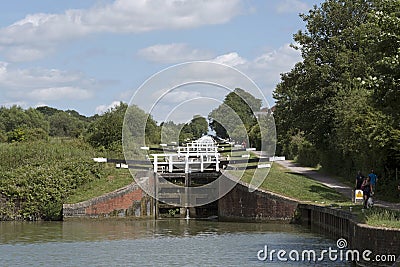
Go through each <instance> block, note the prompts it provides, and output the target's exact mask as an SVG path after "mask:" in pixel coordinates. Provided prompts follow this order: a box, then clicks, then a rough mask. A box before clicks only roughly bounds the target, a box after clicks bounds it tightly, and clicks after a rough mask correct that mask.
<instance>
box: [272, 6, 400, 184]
mask: <svg viewBox="0 0 400 267" xmlns="http://www.w3.org/2000/svg"><path fill="white" fill-rule="evenodd" d="M399 5H400V2H399V1H387V0H383V1H382V0H379V1H378V0H369V1H368V0H326V1H325V2H324V3H322V4H321V5H320V6H319V7H317V6H315V7H314V8H313V9H312V10H310V12H309V13H308V14H303V15H301V17H302V18H303V20H304V21H305V22H306V30H305V31H299V32H298V33H296V34H295V35H294V40H295V41H296V45H295V47H296V48H297V49H299V50H300V51H301V54H302V57H303V61H302V62H299V63H297V64H296V65H295V67H294V68H293V69H292V70H291V71H290V72H288V73H285V74H283V75H282V77H281V79H282V80H281V82H280V83H279V84H278V85H277V87H276V90H275V92H274V97H275V98H276V99H277V107H276V112H275V118H276V125H277V129H278V136H279V145H280V149H281V150H282V151H283V152H286V153H288V152H290V150H291V148H293V145H292V143H293V141H294V140H298V138H294V137H296V136H298V137H300V138H302V139H303V141H302V143H304V144H306V143H308V144H311V146H313V147H314V149H315V157H316V158H318V157H319V161H320V162H322V164H323V166H325V167H328V168H329V167H330V169H331V170H334V171H336V172H339V173H341V174H345V175H350V173H352V172H354V170H355V169H357V168H364V170H366V168H367V166H369V167H371V168H376V169H379V170H380V171H381V173H383V174H386V176H389V177H390V176H391V175H392V174H393V170H394V169H395V167H396V166H398V165H399V159H398V158H399V151H400V149H399V142H398V140H399V136H400V134H399V108H398V107H399V106H400V98H399V90H398V88H399V71H398V69H399V60H398V57H399V52H400V50H399V43H400V41H399V24H400V23H399V16H398V14H399V12H400V9H399Z"/></svg>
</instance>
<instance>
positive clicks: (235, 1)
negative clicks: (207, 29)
mask: <svg viewBox="0 0 400 267" xmlns="http://www.w3.org/2000/svg"><path fill="white" fill-rule="evenodd" d="M240 9H241V6H240V1H239V0H232V1H225V0H214V1H207V0H203V1H199V0H179V1H178V0H169V1H164V0H147V1H145V0H137V1H131V0H116V1H114V2H112V3H110V4H106V5H102V6H95V7H92V8H89V9H71V10H67V11H65V13H63V14H46V13H37V14H32V15H28V16H26V17H25V18H24V19H22V20H19V21H17V22H15V23H14V24H12V25H10V26H8V27H5V28H1V29H0V50H1V49H2V50H3V52H4V53H5V54H6V56H7V58H8V60H10V61H11V60H15V61H21V60H33V59H37V58H40V57H42V56H44V55H45V54H46V53H47V52H48V51H51V50H52V49H51V48H53V47H55V45H57V44H60V43H62V42H65V41H68V40H72V39H76V38H80V37H82V36H85V35H88V34H91V33H99V32H105V33H110V32H111V33H139V32H145V31H152V30H161V29H182V28H194V27H199V26H203V25H213V24H221V23H226V22H227V21H229V20H230V19H232V18H233V17H234V16H236V15H238V14H239V13H240ZM13 51H14V52H15V51H17V52H18V55H16V56H15V55H14V54H13V53H12V52H13ZM23 55H25V57H24V56H23ZM24 58H25V59H24Z"/></svg>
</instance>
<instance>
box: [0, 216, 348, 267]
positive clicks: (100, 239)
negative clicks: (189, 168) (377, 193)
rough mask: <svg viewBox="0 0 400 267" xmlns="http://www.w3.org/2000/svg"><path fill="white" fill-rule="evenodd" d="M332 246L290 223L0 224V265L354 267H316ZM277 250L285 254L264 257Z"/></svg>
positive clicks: (327, 263) (327, 262) (328, 263)
mask: <svg viewBox="0 0 400 267" xmlns="http://www.w3.org/2000/svg"><path fill="white" fill-rule="evenodd" d="M329 247H331V248H332V249H337V246H336V241H334V240H330V239H327V238H324V237H322V236H319V235H317V234H313V233H311V232H310V231H309V230H308V229H306V228H303V227H301V226H298V225H291V224H276V223H232V222H212V221H199V220H184V219H173V220H167V219H165V220H157V221H153V220H148V221H147V220H141V221H134V220H132V221H129V220H115V221H111V220H104V221H101V220H100V221H91V220H85V221H67V222H1V223H0V264H1V266H293V265H295V266H350V264H349V263H347V262H344V261H336V262H333V261H331V259H329V258H328V257H327V255H325V257H324V259H323V260H318V257H319V256H320V254H321V253H320V252H321V251H322V250H324V249H325V250H328V249H329ZM272 250H276V251H279V250H282V251H286V254H281V259H278V256H277V253H273V254H272V256H271V257H265V254H266V253H265V252H267V254H268V255H271V254H270V253H271V251H272ZM305 250H307V251H310V250H313V251H315V252H316V255H317V258H316V260H317V261H313V260H312V254H311V261H308V260H307V259H308V258H307V255H306V254H305V256H304V257H305V259H306V260H302V256H301V253H302V252H304V251H305ZM296 251H297V252H298V253H299V260H297V259H296V255H297V254H296ZM281 253H283V252H281ZM290 253H291V254H290ZM289 254H290V256H291V258H290V257H289ZM285 259H287V260H286V261H285Z"/></svg>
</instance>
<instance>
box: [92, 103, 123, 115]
mask: <svg viewBox="0 0 400 267" xmlns="http://www.w3.org/2000/svg"><path fill="white" fill-rule="evenodd" d="M119 104H120V101H113V102H112V103H111V104H109V105H100V106H97V107H96V110H95V111H96V114H100V115H101V114H103V113H105V112H107V111H109V110H110V109H112V108H115V107H118V106H119Z"/></svg>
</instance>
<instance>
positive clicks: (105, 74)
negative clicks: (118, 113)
mask: <svg viewBox="0 0 400 267" xmlns="http://www.w3.org/2000/svg"><path fill="white" fill-rule="evenodd" d="M319 3H320V2H319V1H315V0H268V1H257V0H243V1H240V0H230V1H226V0H213V1H211V0H204V1H199V0H165V1H162V0H147V1H146V0H135V1H133V0H115V1H112V0H85V1H82V0H79V1H78V0H69V1H54V0H40V1H31V0H19V1H1V2H0V106H12V105H19V106H21V107H23V108H28V107H38V106H43V105H47V106H51V107H55V108H58V109H63V110H66V109H74V110H76V111H78V112H79V113H81V114H84V115H86V116H91V115H94V114H96V113H98V114H101V113H103V112H105V111H107V110H108V109H109V108H111V107H112V106H115V105H116V104H117V103H119V102H120V101H123V102H126V103H131V104H136V105H139V106H141V105H142V104H143V103H147V104H148V105H147V106H153V107H156V108H154V117H155V118H156V120H158V121H160V120H165V118H166V114H169V113H171V114H172V113H175V115H176V120H180V121H185V120H187V118H190V117H191V116H193V115H194V114H200V115H205V116H206V115H207V114H206V113H207V110H208V112H209V111H210V108H212V107H215V106H218V104H220V103H221V101H222V100H223V96H224V95H226V93H227V92H229V90H233V88H235V87H243V86H248V85H246V83H244V84H241V82H240V81H238V79H236V78H239V80H240V79H241V80H243V79H246V77H247V78H248V79H249V80H251V81H252V82H254V83H255V85H256V86H257V88H259V89H260V91H261V95H262V96H263V98H262V100H263V106H272V105H274V99H273V98H272V92H273V90H274V88H275V86H276V84H277V83H278V82H279V79H280V73H284V72H288V71H290V70H291V68H292V67H293V66H294V64H295V63H296V62H299V61H301V56H300V53H299V51H296V50H294V49H293V48H291V47H290V44H291V43H293V34H294V33H296V32H297V31H298V30H303V29H304V28H305V23H304V22H303V21H302V19H301V18H300V17H299V13H307V12H308V10H310V9H311V8H312V6H313V5H318V4H319ZM193 61H195V62H197V61H201V62H209V64H208V65H207V64H206V65H202V64H197V65H196V64H194V65H193V64H181V63H185V62H193ZM176 64H181V65H178V67H174V66H176ZM216 64H217V65H218V64H223V66H225V67H224V68H222V69H220V67H219V66H215V65H216ZM193 66H194V67H195V68H194V67H193ZM199 68H200V69H199ZM230 68H233V69H230ZM165 69H167V71H163V70H165ZM201 69H203V70H201ZM217 69H218V70H217ZM236 70H237V71H239V72H236V74H237V75H236V74H233V76H235V77H233V76H232V73H233V72H235V71H236ZM157 73H161V74H165V75H164V77H162V78H160V79H158V83H157V82H152V79H153V80H156V79H157V78H159V77H158V76H159V75H158V74H157ZM199 73H203V74H199ZM167 74H168V75H167ZM217 76H218V77H217ZM179 77H180V78H179ZM182 77H184V78H182ZM188 77H191V78H190V79H189V78H188ZM209 77H210V79H208V78H209ZM193 79H194V80H193ZM196 79H202V81H204V80H206V81H207V82H209V83H201V84H199V83H197V84H196V83H194V84H193V83H191V84H188V85H187V86H177V85H180V84H181V83H184V82H188V81H197V80H196ZM213 81H217V82H218V83H219V82H221V83H223V86H222V87H225V88H226V90H221V88H222V87H221V86H219V87H218V86H215V85H213V84H212V82H213ZM171 86H172V87H173V86H175V87H179V88H176V89H174V90H170V91H168V88H169V89H171ZM249 87H251V85H250V86H249ZM243 89H245V90H249V91H251V89H250V88H243ZM140 90H141V91H140ZM139 91H140V92H139ZM138 92H139V93H138ZM162 92H164V95H163V96H162V99H161V100H160V94H162ZM165 92H168V93H167V94H165ZM217 92H219V93H217ZM261 95H260V96H261ZM139 96H141V97H142V98H141V97H139ZM159 100H160V101H159ZM157 101H158V102H157ZM203 102H208V103H209V105H204V103H203ZM154 103H157V104H154ZM149 104H154V105H149ZM141 107H142V106H141ZM157 107H158V108H157ZM155 110H157V111H155ZM148 111H149V110H146V112H148ZM182 114H185V116H183V115H182ZM152 115H153V114H152Z"/></svg>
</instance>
